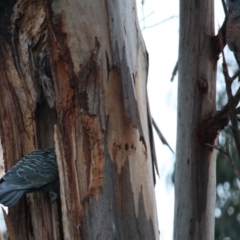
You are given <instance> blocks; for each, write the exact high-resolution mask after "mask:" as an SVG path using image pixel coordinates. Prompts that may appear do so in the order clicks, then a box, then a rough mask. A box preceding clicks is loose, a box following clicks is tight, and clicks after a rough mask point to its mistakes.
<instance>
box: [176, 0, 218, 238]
mask: <svg viewBox="0 0 240 240" xmlns="http://www.w3.org/2000/svg"><path fill="white" fill-rule="evenodd" d="M213 10H214V8H213V1H212V0H211V1H209V0H203V1H192V0H182V1H180V42H179V46H180V47H179V65H178V66H179V83H178V129H177V161H176V176H175V197H176V198H175V223H174V239H178V240H181V239H182V240H186V239H195V240H197V239H198V240H200V239H202V240H203V239H204V240H205V239H214V211H215V202H216V196H215V193H216V191H215V188H216V186H215V185H216V183H215V181H216V180H215V178H216V177H215V171H216V169H215V165H216V156H215V151H212V150H211V149H210V148H209V147H207V146H206V145H205V143H209V144H212V145H214V140H215V138H216V131H215V132H214V131H211V130H213V129H210V131H206V127H207V125H208V123H209V121H210V120H211V117H212V116H213V115H214V114H215V99H216V95H215V94H216V89H215V88H216V87H215V86H216V80H215V79H216V61H217V58H216V56H215V55H214V52H213V45H212V42H213V36H214V16H213ZM208 130H209V129H208Z"/></svg>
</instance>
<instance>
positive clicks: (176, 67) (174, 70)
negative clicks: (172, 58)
mask: <svg viewBox="0 0 240 240" xmlns="http://www.w3.org/2000/svg"><path fill="white" fill-rule="evenodd" d="M177 72H178V60H177V62H176V64H175V67H174V69H173V72H172V77H171V82H172V81H173V79H174V77H175V76H176V75H177Z"/></svg>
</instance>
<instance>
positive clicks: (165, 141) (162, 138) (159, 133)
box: [152, 117, 174, 153]
mask: <svg viewBox="0 0 240 240" xmlns="http://www.w3.org/2000/svg"><path fill="white" fill-rule="evenodd" d="M152 124H153V127H154V128H155V130H156V132H157V135H158V137H159V138H160V140H161V141H162V143H163V144H165V145H167V146H168V148H169V149H170V150H171V151H172V153H174V151H173V150H172V148H171V147H170V145H169V144H168V142H167V140H166V139H165V137H164V136H163V134H162V133H161V131H160V129H159V127H158V126H157V124H156V122H155V121H154V119H153V117H152Z"/></svg>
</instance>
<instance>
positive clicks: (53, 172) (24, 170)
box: [3, 149, 58, 189]
mask: <svg viewBox="0 0 240 240" xmlns="http://www.w3.org/2000/svg"><path fill="white" fill-rule="evenodd" d="M57 178H58V173H57V165H56V157H55V152H54V149H41V150H37V151H34V152H32V153H29V154H28V155H26V156H25V157H24V158H22V159H21V160H20V161H19V162H18V163H17V164H16V165H15V166H14V167H12V168H11V169H10V170H9V171H8V172H7V173H6V174H5V175H4V176H3V180H4V181H5V182H6V183H7V184H8V185H9V186H13V185H14V186H15V189H29V188H39V187H41V186H43V185H45V184H48V183H51V182H55V181H56V180H57Z"/></svg>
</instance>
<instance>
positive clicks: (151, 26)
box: [142, 15, 178, 31]
mask: <svg viewBox="0 0 240 240" xmlns="http://www.w3.org/2000/svg"><path fill="white" fill-rule="evenodd" d="M176 17H178V16H175V15H173V16H171V17H169V18H167V19H164V20H162V21H161V22H158V23H156V24H153V25H150V26H148V27H143V29H142V31H143V30H145V29H147V28H153V27H156V26H158V25H161V24H163V23H165V22H167V21H169V20H171V19H173V18H176Z"/></svg>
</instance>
